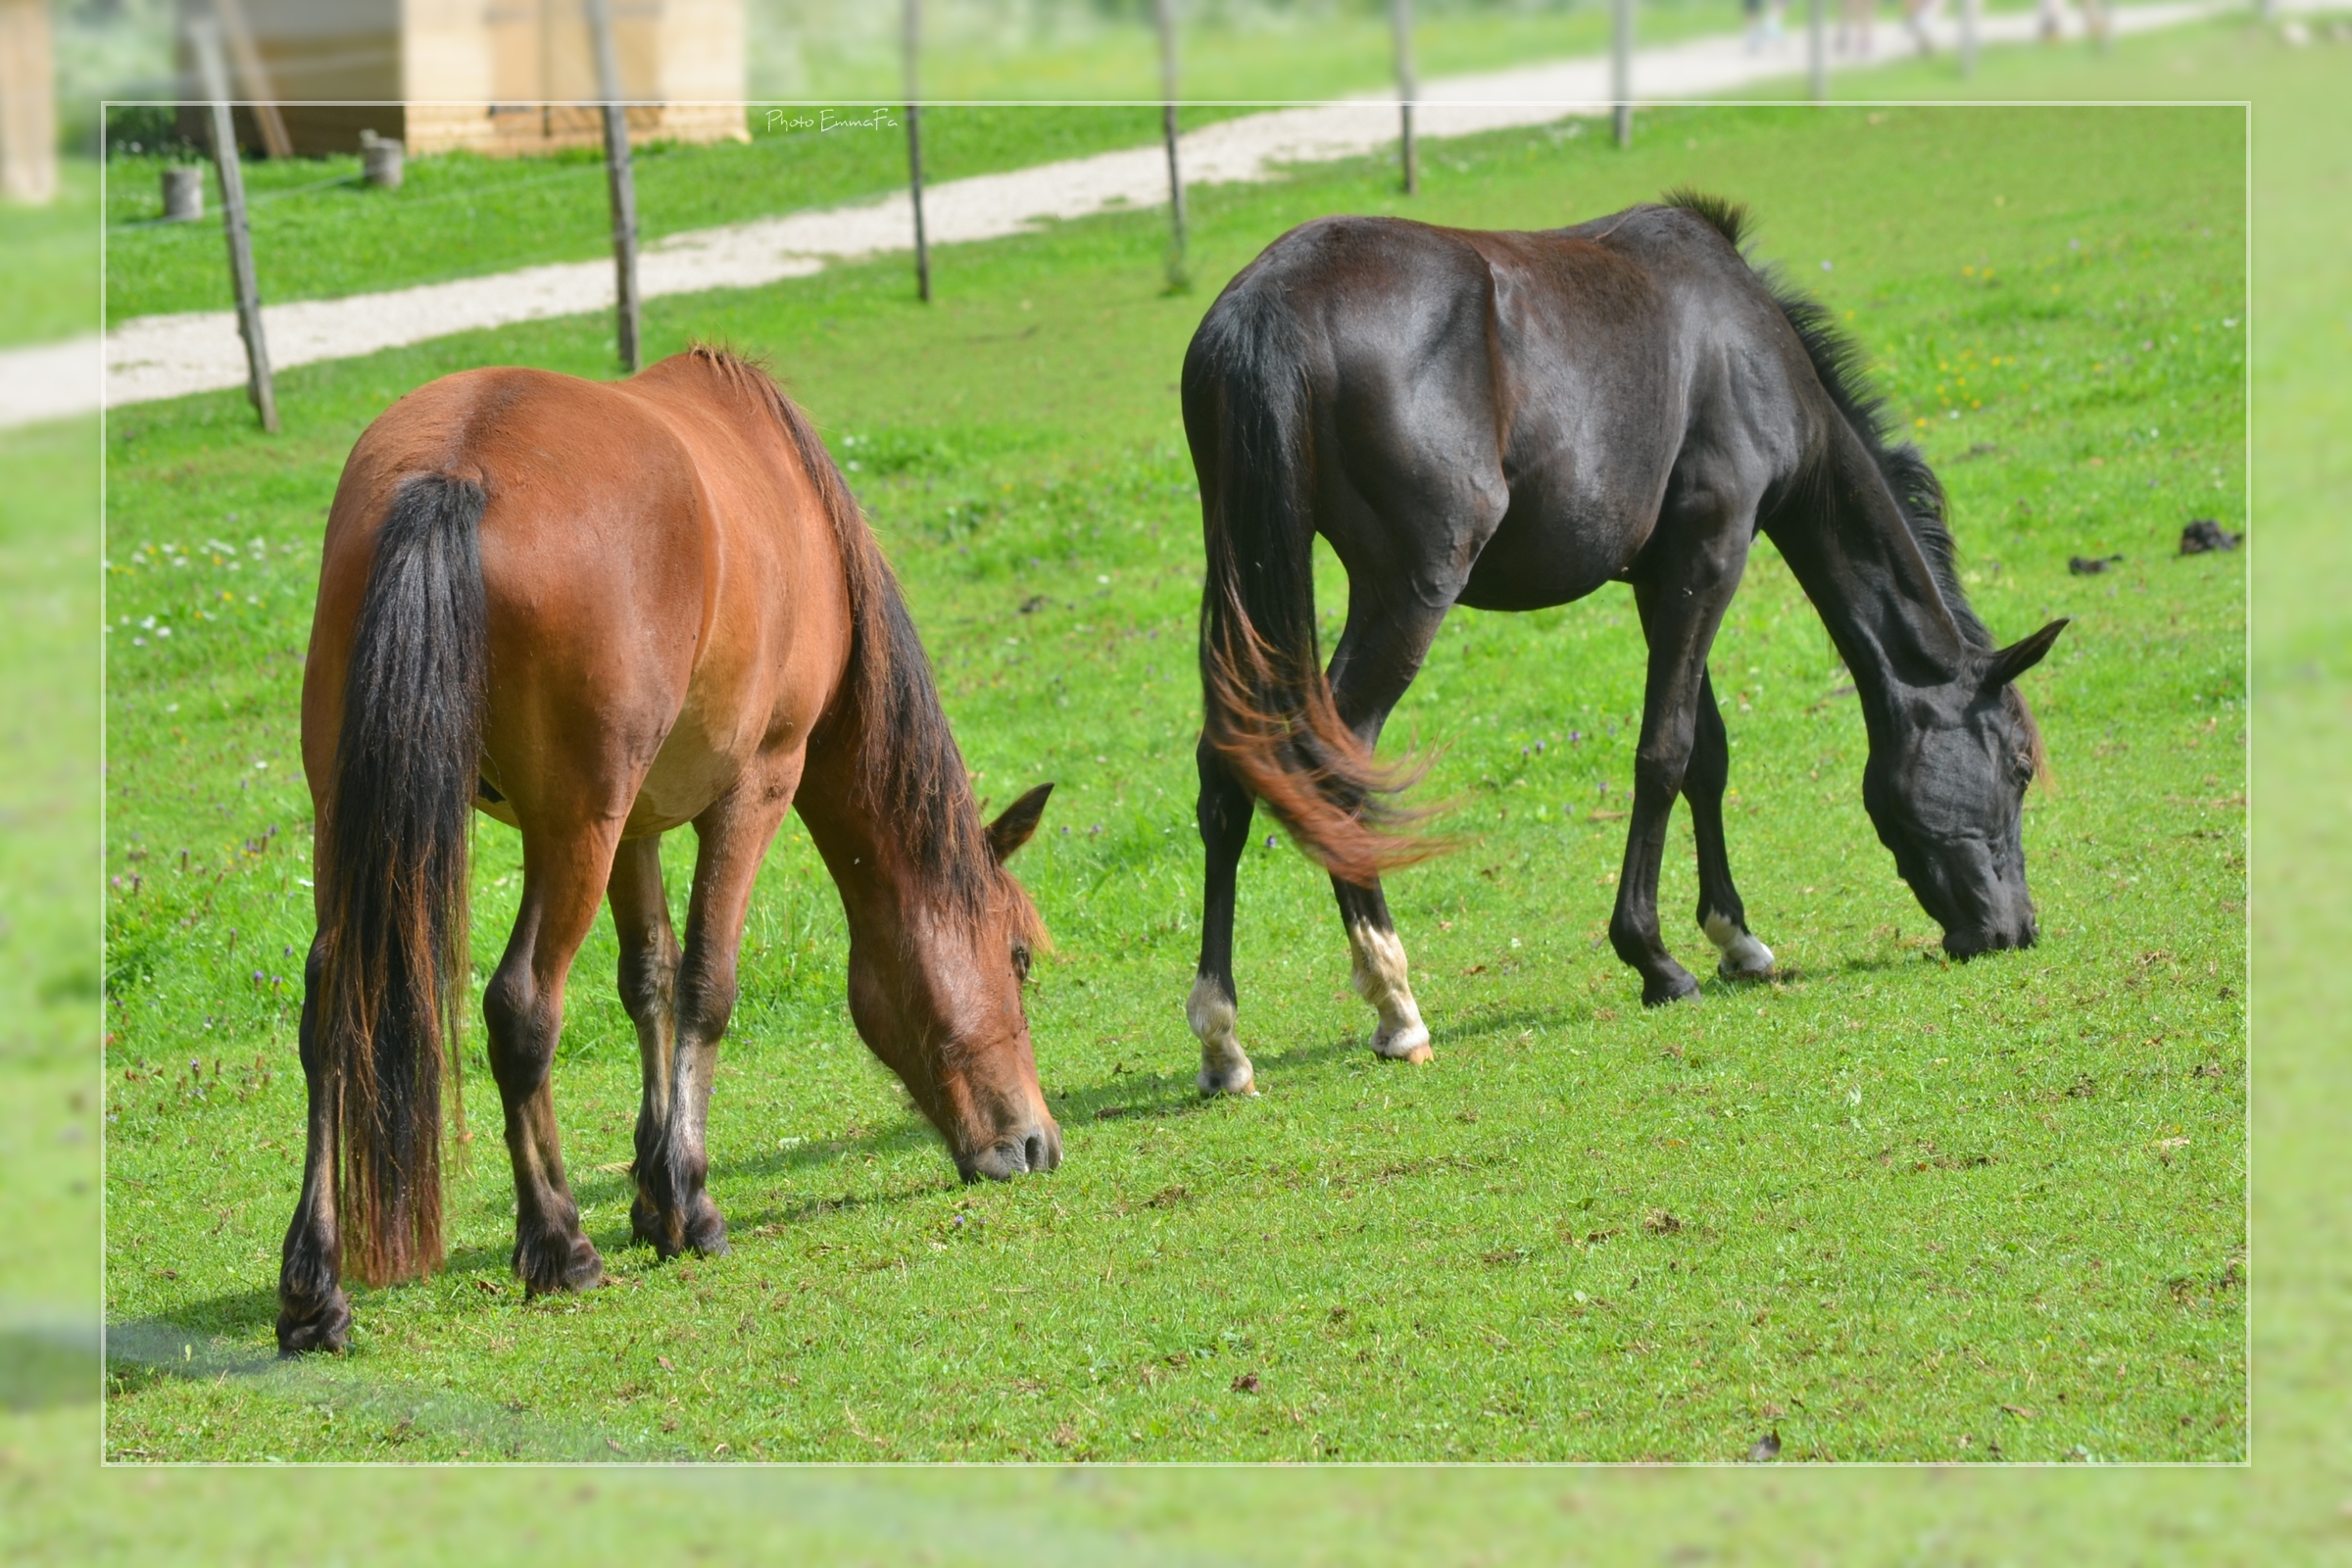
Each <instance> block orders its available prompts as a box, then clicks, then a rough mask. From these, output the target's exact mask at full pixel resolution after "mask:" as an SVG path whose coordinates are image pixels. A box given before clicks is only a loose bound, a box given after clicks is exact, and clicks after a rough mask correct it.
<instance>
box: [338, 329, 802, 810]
mask: <svg viewBox="0 0 2352 1568" xmlns="http://www.w3.org/2000/svg"><path fill="white" fill-rule="evenodd" d="M741 390H742V389H741V388H740V387H738V386H735V385H732V384H730V383H729V382H728V381H727V380H726V378H724V377H723V376H720V375H717V374H715V373H714V372H713V370H712V369H711V367H710V366H709V365H708V364H706V363H704V360H703V357H701V356H680V357H679V358H678V359H676V360H671V361H665V362H663V363H662V365H658V366H656V367H653V368H650V369H649V370H647V371H646V372H645V373H644V374H642V375H641V376H639V377H636V378H633V379H631V380H629V381H625V382H619V383H599V382H591V381H584V380H579V379H576V378H574V377H569V376H563V375H557V374H553V373H550V372H546V371H540V370H529V369H488V370H476V371H467V372H463V373H461V374H458V375H453V376H448V377H444V378H443V379H441V380H439V381H435V382H432V383H430V384H429V385H427V386H425V387H422V388H419V389H418V390H417V392H415V393H412V394H411V395H410V396H409V397H407V398H404V399H402V400H401V401H400V402H399V403H397V404H395V405H394V406H393V408H392V409H391V410H389V411H387V412H386V413H385V414H384V415H383V416H382V417H380V418H378V419H377V421H376V422H375V423H374V424H373V425H371V426H370V427H369V428H368V432H367V433H366V434H365V435H363V437H362V438H361V440H360V442H359V444H358V445H357V447H355V449H354V451H353V453H352V457H351V460H350V462H349V464H348V465H347V466H346V468H345V472H344V479H343V483H342V485H341V486H340V487H339V489H338V492H337V496H336V501H335V506H334V508H333V511H332V512H331V513H330V516H329V522H328V529H327V540H326V548H325V557H324V560H323V562H322V565H321V574H320V591H319V618H318V621H317V623H316V627H315V630H314V634H313V657H312V670H311V676H310V680H309V682H307V683H306V694H305V711H306V724H305V728H306V735H307V734H308V732H309V731H310V730H311V729H312V727H313V725H312V724H311V722H310V714H311V711H312V710H313V709H314V707H317V708H319V709H322V710H323V709H325V708H328V707H331V706H332V698H333V694H334V693H337V692H339V689H340V681H341V668H340V666H341V663H342V658H341V656H342V654H343V652H344V651H345V650H344V649H343V648H342V647H341V646H339V644H341V643H343V642H344V641H346V640H347V637H348V628H349V627H350V625H351V624H352V622H353V621H354V619H355V618H356V616H357V613H358V608H359V605H360V601H361V596H362V595H363V593H364V592H365V589H366V584H367V578H368V567H369V564H370V562H371V561H372V557H373V544H374V536H375V533H376V530H377V529H379V528H380V526H381V524H382V521H383V518H384V516H385V515H386V514H387V512H388V511H389V508H390V503H391V500H392V497H393V496H394V495H395V494H396V493H397V492H398V490H399V488H400V487H401V486H402V485H403V484H404V483H406V482H407V481H409V480H410V479H412V478H415V477H417V476H420V475H426V474H442V475H447V476H451V477H455V478H459V479H464V480H470V481H471V482H473V483H476V484H479V485H480V486H481V488H482V490H483V492H484V496H485V503H484V507H483V511H482V516H481V522H480V527H479V546H480V561H481V573H482V586H483V596H484V602H485V618H486V623H487V635H488V650H487V653H488V671H489V692H488V704H487V710H486V712H485V718H484V726H483V728H484V737H483V740H484V772H485V774H486V775H487V782H489V783H490V784H491V785H492V787H493V788H494V789H495V790H496V791H497V792H498V793H499V795H500V796H502V797H504V799H503V800H502V801H500V802H498V803H495V804H492V805H490V806H489V808H488V809H490V810H491V811H492V813H493V814H495V815H498V816H501V817H503V818H505V819H507V820H510V821H515V820H519V819H520V818H521V817H522V816H525V815H528V814H530V813H531V812H532V811H533V810H534V809H540V810H544V811H546V812H549V813H556V814H562V815H564V816H578V815H583V814H586V815H596V816H613V815H622V816H626V817H627V818H628V820H629V826H630V829H631V830H632V831H645V830H651V829H655V828H659V827H666V826H669V825H673V824H674V823H675V822H676V821H679V820H683V819H685V818H687V817H691V816H693V815H695V814H697V813H698V812H699V811H700V810H701V809H702V808H703V807H704V806H706V805H708V804H709V801H710V800H711V799H712V798H714V797H715V796H716V795H717V794H719V793H723V791H724V790H725V789H726V788H727V787H728V786H729V785H730V783H731V782H732V780H733V778H734V777H735V776H736V775H737V774H739V773H740V772H741V771H742V769H743V768H744V767H745V766H746V765H747V764H748V763H749V762H750V761H751V760H753V758H754V757H755V755H756V754H757V753H758V752H759V751H760V748H761V746H762V745H763V743H765V742H766V741H767V740H768V739H769V738H770V737H771V736H772V735H773V734H774V733H775V732H777V731H778V730H779V729H781V730H782V731H784V732H785V733H787V734H790V733H793V732H795V731H797V732H798V733H800V734H802V735H804V736H805V734H806V731H807V729H808V727H809V725H811V724H812V723H813V722H814V719H815V717H816V716H817V713H818V712H819V711H821V709H822V707H823V705H824V703H825V701H827V700H828V699H829V697H830V694H831V691H832V689H833V687H834V686H835V685H836V684H838V680H839V673H840V665H841V659H842V650H843V649H844V648H846V642H847V638H846V630H845V628H846V624H847V614H848V612H847V604H846V594H845V592H844V590H843V589H842V587H841V582H840V578H841V567H840V560H839V555H838V550H837V547H836V544H835V540H834V537H833V533H832V530H831V528H830V527H829V526H828V525H827V522H826V518H825V514H824V510H823V507H822V505H821V502H820V501H819V499H818V498H817V496H816V493H815V488H814V485H813V483H812V482H811V481H810V480H809V476H808V475H807V474H806V472H805V471H804V470H803V468H802V466H801V464H800V462H799V460H798V458H797V455H796V454H795V453H794V452H793V451H792V448H791V444H790V442H789V441H788V440H786V439H784V438H783V436H782V432H781V431H780V429H778V428H777V427H775V425H774V423H773V419H772V417H770V416H769V415H768V414H767V413H766V411H765V410H763V409H760V408H759V407H758V406H757V405H756V404H755V403H754V402H753V401H752V400H750V399H748V398H746V397H744V396H741V395H740V393H741ZM314 687H315V688H317V690H316V691H314V690H313V689H312V688H314ZM319 727H320V728H321V729H326V728H327V726H325V725H323V724H322V725H320V726H319ZM319 744H320V745H321V746H322V747H323V749H324V750H325V752H327V753H328V754H330V755H331V749H332V734H331V729H329V730H328V732H327V733H326V734H325V735H323V736H322V737H321V739H320V743H319ZM310 749H311V748H310V747H309V746H307V745H306V752H307V751H308V750H310ZM314 776H315V777H323V773H322V772H320V771H319V770H317V769H314Z"/></svg>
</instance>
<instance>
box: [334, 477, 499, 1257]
mask: <svg viewBox="0 0 2352 1568" xmlns="http://www.w3.org/2000/svg"><path fill="white" fill-rule="evenodd" d="M484 504H485V501H484V496H483V493H482V487H481V486H480V485H479V484H477V483H475V482H473V481H472V480H469V479H462V478H455V477H450V476H446V475H430V476H427V477H423V478H418V479H412V480H410V481H409V482H408V483H407V484H405V485H403V486H402V487H401V490H400V492H399V494H398V495H397V496H396V497H395V498H394V500H393V503H392V509H391V512H390V514H389V515H387V516H386V517H385V519H384V523H383V527H382V529H381V530H380V531H379V532H378V533H377V535H376V541H375V560H374V564H373V565H372V566H371V567H370V568H369V570H368V589H367V594H366V597H365V598H364V600H363V601H362V603H361V607H360V615H359V624H358V627H357V628H356V630H355V631H354V633H353V636H352V646H351V668H350V671H349V674H348V675H347V677H346V679H345V682H344V687H343V727H342V731H341V734H340V735H339V737H338V738H337V741H336V745H335V760H334V764H333V773H332V780H331V784H330V786H329V788H328V791H327V794H326V798H325V802H324V805H323V808H322V809H321V812H320V816H321V820H320V822H319V846H320V854H319V882H320V891H321V892H322V893H323V895H324V898H323V900H322V903H321V915H320V919H319V941H318V946H317V950H316V953H317V957H318V988H317V990H316V991H315V993H314V994H313V996H312V998H311V1002H312V1004H313V1006H314V1010H313V1013H312V1024H313V1028H314V1031H315V1033H314V1040H313V1050H314V1052H315V1058H314V1059H315V1060H316V1061H317V1063H318V1066H319V1070H320V1072H321V1074H322V1078H323V1085H322V1087H324V1088H325V1089H326V1091H327V1103H328V1104H329V1105H330V1106H331V1107H332V1114H333V1117H334V1137H335V1141H336V1150H335V1155H334V1159H333V1162H332V1163H333V1170H334V1184H335V1213H336V1216H337V1220H338V1224H339V1229H340V1232H341V1236H342V1253H343V1257H342V1263H343V1267H344V1269H345V1270H346V1271H347V1272H348V1273H350V1274H353V1275H355V1276H357V1277H358V1278H359V1279H361V1280H364V1281H366V1282H367V1283H368V1284H370V1285H381V1284H385V1283H389V1282H391V1281H394V1280H400V1279H406V1278H410V1277H412V1276H414V1275H417V1274H422V1273H428V1272H430V1271H431V1270H433V1269H436V1268H438V1267H439V1266H440V1264H441V1260H442V1238H441V1079H442V1075H443V1073H444V1072H448V1073H450V1074H451V1076H452V1081H453V1086H454V1082H455V1074H456V1069H457V1061H458V1052H457V1044H458V1017H459V1010H460V1005H461V1003H462V1001H463V999H464V996H465V976H466V968H467V950H466V850H467V843H466V830H467V827H468V825H469V823H470V820H471V815H472V810H473V797H474V791H475V788H476V781H477V780H478V779H479V777H480V766H481V762H480V757H481V721H482V702H483V676H482V670H483V663H484V646H483V638H484V632H483V594H482V567H481V545H480V539H479V536H478V531H477V530H478V528H479V525H480V523H481V519H482V509H483V506H484Z"/></svg>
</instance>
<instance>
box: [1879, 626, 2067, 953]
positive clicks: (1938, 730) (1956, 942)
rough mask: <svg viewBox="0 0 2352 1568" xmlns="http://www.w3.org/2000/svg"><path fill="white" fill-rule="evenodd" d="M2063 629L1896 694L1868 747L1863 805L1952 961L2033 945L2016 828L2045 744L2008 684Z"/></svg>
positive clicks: (2030, 906)
mask: <svg viewBox="0 0 2352 1568" xmlns="http://www.w3.org/2000/svg"><path fill="white" fill-rule="evenodd" d="M2065 628H2066V622H2065V621H2063V620H2054V621H2052V622H2050V623H2049V624H2048V625H2047V626H2044V627H2042V628H2041V630H2039V631H2037V632H2035V633H2034V635H2033V636H2031V637H2028V638H2026V639H2025V640H2024V641H2023V642H2019V643H2014V644H2012V645H2011V646H2009V647H2007V648H2004V649H2002V650H2001V651H2000V652H1998V653H1993V654H1985V655H1980V656H1978V657H1976V658H1975V659H1973V660H1971V661H1970V662H1968V664H1966V665H1965V666H1964V667H1963V668H1962V670H1961V672H1960V674H1959V676H1958V678H1957V679H1955V680H1953V681H1951V682H1950V683H1948V684H1946V685H1941V686H1933V687H1925V688H1912V689H1909V690H1907V691H1905V692H1903V693H1902V694H1901V695H1900V696H1899V697H1897V698H1896V699H1895V700H1894V702H1893V703H1892V704H1890V708H1891V710H1892V711H1891V712H1890V714H1889V717H1890V720H1891V722H1890V724H1889V725H1888V730H1889V733H1887V735H1886V736H1884V737H1881V736H1876V735H1874V737H1873V745H1872V747H1871V751H1870V761H1869V763H1868V765H1866V766H1865V767H1864V768H1863V770H1862V804H1863V805H1864V807H1866V808H1867V809H1869V811H1870V817H1871V821H1872V822H1873V823H1875V824H1876V825H1877V827H1878V830H1879V839H1880V841H1881V842H1882V843H1884V844H1885V845H1886V846H1887V849H1889V850H1891V851H1893V852H1894V864H1895V869H1896V870H1897V871H1899V872H1900V873H1901V874H1902V878H1903V880H1904V881H1906V882H1908V883H1910V884H1911V891H1912V892H1913V893H1914V894H1916V895H1918V898H1919V902H1920V905H1921V907H1924V908H1925V909H1926V910H1927V911H1928V913H1930V914H1932V915H1934V916H1935V917H1936V920H1937V921H1939V922H1941V924H1942V926H1943V949H1944V951H1945V952H1946V953H1948V954H1950V955H1951V956H1953V957H1955V958H1973V957H1975V956H1977V955H1978V954H1980V953H1985V952H1987V951H1990V950H1993V949H1997V948H2030V947H2032V946H2033V945H2034V937H2035V935H2036V933H2035V931H2034V901H2033V899H2032V898H2031V897H2030V896H2029V895H2028V894H2027V892H2026V850H2025V842H2024V837H2023V833H2022V820H2021V818H2022V815H2023V810H2024V806H2025V795H2026V786H2027V785H2028V784H2030V783H2032V782H2033V780H2034V773H2035V772H2036V771H2037V770H2038V769H2039V767H2040V764H2041V742H2040V736H2039V734H2038V733H2037V732H2036V731H2035V729H2034V715H2033V714H2032V713H2031V712H2029V711H2027V709H2026V702H2025V699H2024V698H2022V697H2020V696H2019V695H2018V694H2017V689H2016V688H2015V686H2013V685H2012V684H2011V683H2012V682H2013V681H2015V680H2016V679H2017V677H2018V676H2020V675H2022V674H2024V673H2025V672H2026V671H2027V670H2029V669H2031V668H2033V667H2034V665H2035V664H2037V663H2039V662H2041V658H2042V656H2043V655H2044V654H2047V653H2048V652H2049V651H2050V645H2051V644H2052V643H2054V642H2056V641H2057V640H2058V634H2059V632H2061V631H2063V630H2064V629H2065Z"/></svg>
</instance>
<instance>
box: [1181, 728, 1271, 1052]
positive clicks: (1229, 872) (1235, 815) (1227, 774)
mask: <svg viewBox="0 0 2352 1568" xmlns="http://www.w3.org/2000/svg"><path fill="white" fill-rule="evenodd" d="M1198 760H1199V763H1200V768H1201V805H1200V809H1199V813H1198V818H1197V819H1198V821H1199V822H1200V825H1201V848H1202V849H1204V850H1205V851H1207V855H1208V871H1207V875H1206V877H1205V878H1204V880H1203V882H1202V886H1201V967H1200V968H1199V970H1198V971H1197V972H1196V973H1195V974H1194V977H1193V994H1192V996H1191V997H1190V998H1188V999H1187V1000H1186V1002H1185V1005H1184V1016H1185V1020H1186V1021H1187V1022H1188V1023H1190V1024H1191V1025H1192V1026H1193V1036H1194V1038H1195V1039H1197V1040H1199V1041H1200V1042H1201V1075H1200V1076H1199V1077H1198V1078H1196V1079H1195V1080H1194V1083H1195V1084H1196V1086H1198V1087H1199V1089H1200V1091H1201V1093H1202V1094H1204V1095H1215V1094H1227V1095H1253V1094H1255V1093H1257V1090H1256V1088H1255V1087H1254V1078H1255V1075H1254V1073H1253V1072H1252V1071H1251V1069H1250V1057H1249V1056H1248V1054H1245V1053H1244V1052H1243V1050H1242V1042H1241V1037H1240V1035H1239V1034H1238V1033H1236V1031H1235V1028H1234V1020H1235V1017H1236V1014H1237V1012H1238V1009H1239V1003H1240V997H1239V994H1238V993H1237V992H1236V991H1235V990H1234V985H1233V900H1234V882H1235V878H1236V877H1237V876H1238V875H1239V873H1240V869H1241V863H1242V851H1243V850H1244V849H1245V848H1246V847H1248V845H1249V842H1250V809H1251V806H1252V802H1251V800H1250V790H1249V786H1247V785H1245V784H1244V783H1243V782H1242V781H1241V780H1240V779H1238V778H1236V777H1234V775H1233V770H1232V769H1231V768H1229V767H1227V766H1226V765H1225V760H1224V759H1223V758H1221V757H1219V756H1218V755H1217V752H1216V748H1214V747H1213V746H1211V745H1209V743H1208V740H1207V737H1205V736H1203V737H1202V738H1201V745H1200V750H1199V754H1198Z"/></svg>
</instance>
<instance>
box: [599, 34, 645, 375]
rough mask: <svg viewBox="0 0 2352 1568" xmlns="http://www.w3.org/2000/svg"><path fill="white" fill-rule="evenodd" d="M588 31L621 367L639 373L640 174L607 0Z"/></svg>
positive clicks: (614, 320)
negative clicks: (608, 199)
mask: <svg viewBox="0 0 2352 1568" xmlns="http://www.w3.org/2000/svg"><path fill="white" fill-rule="evenodd" d="M588 30H589V31H590V33H592V34H593V35H594V37H593V41H594V43H595V45H596V86H597V91H598V93H599V94H600V95H602V97H603V98H604V100H605V179H606V183H607V185H608V186H610V187H611V190H612V195H613V273H614V278H613V294H614V299H615V309H614V315H613V336H614V338H615V339H616V340H617V341H618V343H619V347H620V368H621V369H622V371H623V372H625V373H627V374H630V375H634V374H636V373H637V366H638V334H639V328H640V327H641V326H642V325H643V323H644V313H643V311H642V309H641V308H640V303H639V300H638V297H637V172H636V169H635V166H634V165H632V164H631V163H630V161H629V112H628V110H627V109H626V108H624V107H623V106H622V104H621V96H620V57H619V56H618V55H617V54H615V53H614V52H613V16H612V12H611V11H610V10H609V9H608V7H607V5H606V0H588Z"/></svg>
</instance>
